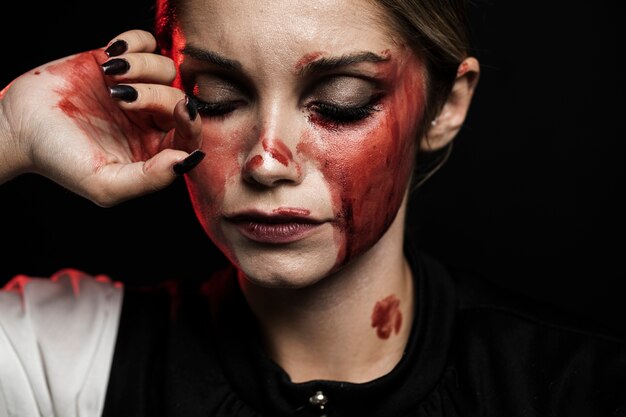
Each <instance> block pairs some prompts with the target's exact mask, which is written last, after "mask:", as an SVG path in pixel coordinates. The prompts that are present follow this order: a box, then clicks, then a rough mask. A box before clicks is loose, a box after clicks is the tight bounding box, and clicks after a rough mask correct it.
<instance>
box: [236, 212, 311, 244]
mask: <svg viewBox="0 0 626 417" xmlns="http://www.w3.org/2000/svg"><path fill="white" fill-rule="evenodd" d="M308 213H309V211H308V210H304V209H277V210H274V211H273V212H272V213H271V214H266V213H263V212H259V211H246V212H240V213H236V214H234V215H230V216H226V221H227V222H229V223H231V224H232V225H234V226H235V227H236V228H237V230H238V231H239V232H240V233H241V234H242V235H243V236H245V237H246V238H248V239H250V240H252V241H254V242H258V243H269V244H275V245H278V244H286V243H292V242H296V241H299V240H302V239H304V238H306V237H307V236H309V235H311V234H312V233H313V232H314V231H315V230H316V229H317V228H319V227H320V226H321V225H322V224H323V222H322V221H319V220H316V219H313V218H311V217H309V215H308Z"/></svg>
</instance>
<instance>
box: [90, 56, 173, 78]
mask: <svg viewBox="0 0 626 417" xmlns="http://www.w3.org/2000/svg"><path fill="white" fill-rule="evenodd" d="M102 70H103V72H104V74H105V75H108V76H110V79H111V80H112V81H113V82H116V83H124V82H144V83H159V84H170V83H171V82H172V81H173V80H174V78H175V77H176V67H175V66H174V61H172V60H171V59H170V58H168V57H165V56H162V55H157V54H153V53H129V54H124V55H123V56H122V57H115V58H109V59H108V60H107V61H106V62H104V63H103V64H102Z"/></svg>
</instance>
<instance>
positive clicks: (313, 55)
mask: <svg viewBox="0 0 626 417" xmlns="http://www.w3.org/2000/svg"><path fill="white" fill-rule="evenodd" d="M322 55H324V52H322V51H315V52H310V53H308V54H306V55H304V56H303V57H302V58H300V59H299V60H298V62H296V65H294V69H295V70H296V71H298V72H299V71H302V69H303V68H304V67H306V66H307V65H308V64H310V63H311V62H313V61H315V60H316V59H318V58H319V57H321V56H322Z"/></svg>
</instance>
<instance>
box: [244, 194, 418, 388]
mask: <svg viewBox="0 0 626 417" xmlns="http://www.w3.org/2000/svg"><path fill="white" fill-rule="evenodd" d="M404 206H405V205H403V209H401V210H400V212H399V213H398V216H397V217H396V220H395V221H394V223H393V224H392V225H391V227H390V228H389V230H388V231H387V232H386V233H385V234H384V235H383V237H382V238H381V239H380V240H379V241H378V242H377V243H376V244H375V245H374V246H373V247H372V248H371V249H370V250H369V251H368V252H366V253H365V254H363V255H361V256H360V257H359V258H358V259H354V260H353V261H352V262H351V263H350V264H349V265H348V266H346V267H345V268H344V269H342V270H340V271H338V272H336V273H334V274H333V275H330V276H328V277H325V278H324V279H322V280H321V281H319V282H318V283H316V284H314V285H311V286H308V287H306V288H299V289H276V288H274V289H269V288H264V287H260V286H257V285H254V284H252V283H250V282H249V281H247V280H245V279H243V278H242V279H240V280H239V281H240V285H241V286H242V290H243V292H244V295H245V297H246V299H247V301H248V303H249V304H250V307H251V308H252V310H253V311H254V313H255V315H256V317H257V319H258V321H259V323H260V326H261V330H262V333H263V335H264V338H265V345H266V350H267V352H268V354H269V355H270V357H271V358H272V359H273V360H274V361H275V362H276V363H278V364H279V365H280V366H281V367H282V368H283V369H284V370H285V371H286V372H287V373H288V374H289V376H290V377H291V380H292V381H293V382H304V381H310V380H314V379H318V380H319V379H324V380H335V381H346V382H355V383H358V382H366V381H370V380H373V379H375V378H378V377H380V376H382V375H385V374H387V373H388V372H389V371H391V370H392V369H393V367H394V366H395V365H396V364H397V363H398V362H399V360H400V359H401V357H402V354H403V352H404V348H405V346H406V343H407V340H408V338H409V334H410V329H411V323H412V320H413V281H412V277H411V271H410V269H409V267H408V264H407V262H406V259H405V257H404V252H403V233H404V226H403V223H404V211H405V210H404Z"/></svg>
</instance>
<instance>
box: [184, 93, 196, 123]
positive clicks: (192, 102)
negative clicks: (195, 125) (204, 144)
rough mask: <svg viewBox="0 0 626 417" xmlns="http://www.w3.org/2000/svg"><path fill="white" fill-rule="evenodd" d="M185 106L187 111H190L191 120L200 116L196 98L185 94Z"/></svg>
mask: <svg viewBox="0 0 626 417" xmlns="http://www.w3.org/2000/svg"><path fill="white" fill-rule="evenodd" d="M185 106H186V107H187V113H189V120H191V121H192V122H193V121H194V120H196V117H198V103H196V99H194V98H193V97H189V96H185Z"/></svg>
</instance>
